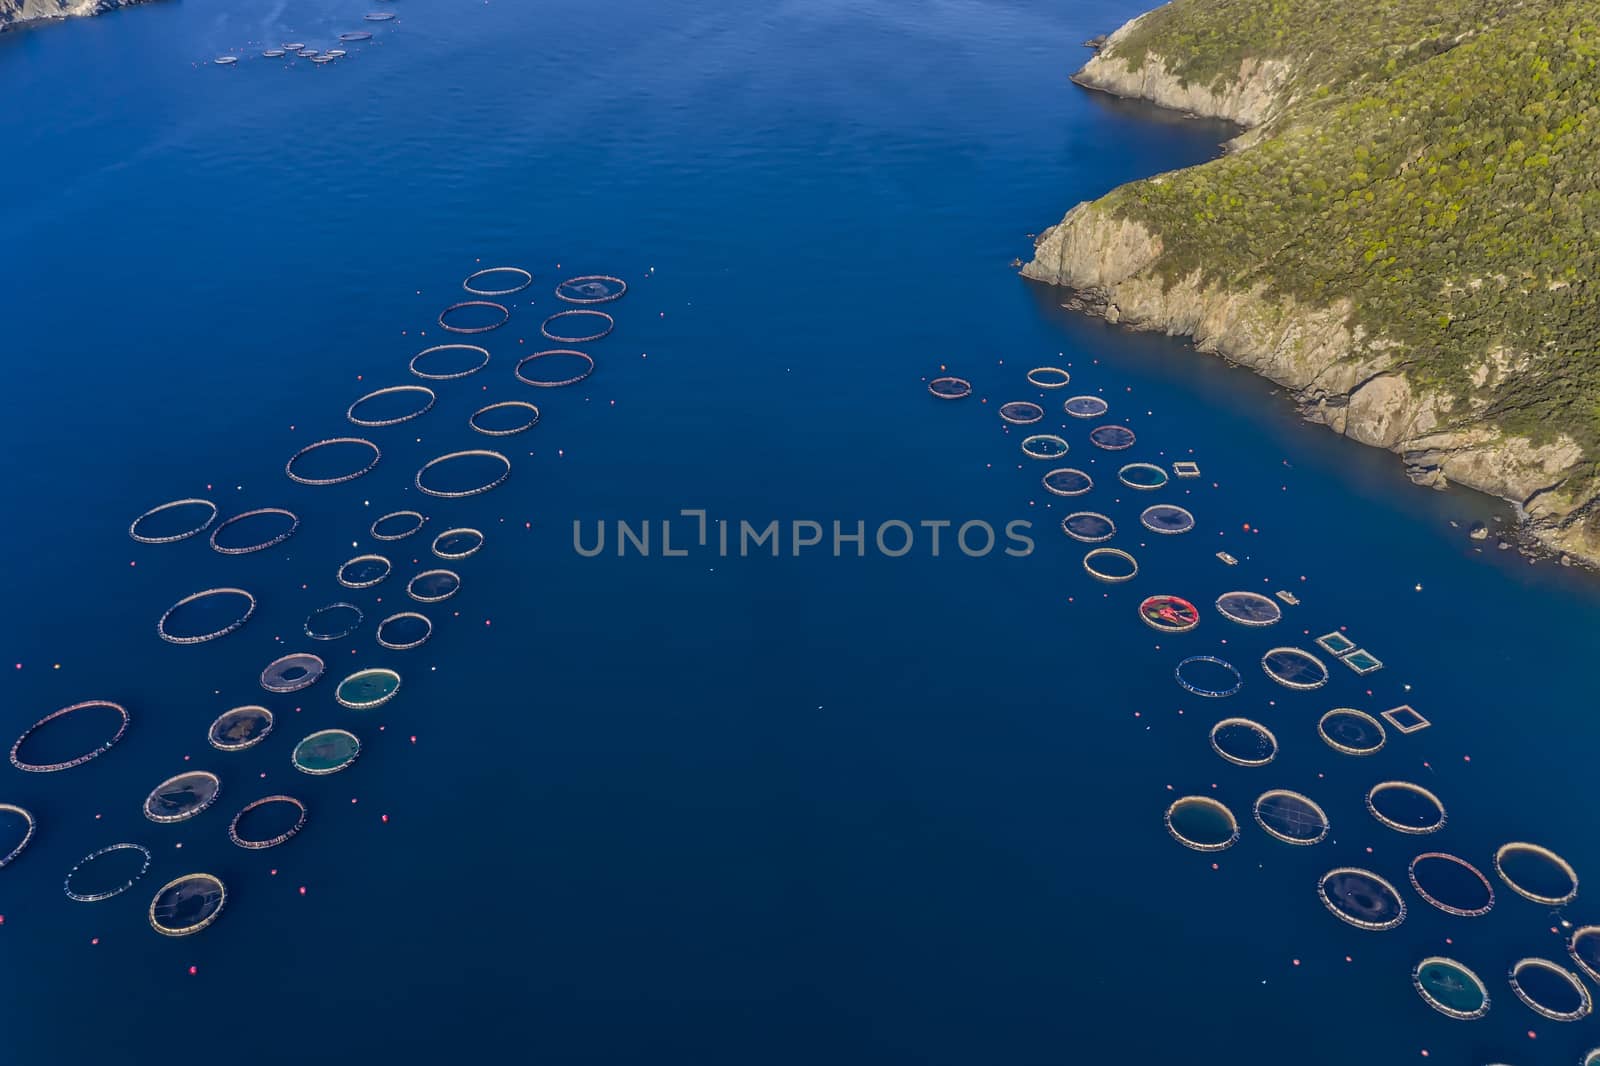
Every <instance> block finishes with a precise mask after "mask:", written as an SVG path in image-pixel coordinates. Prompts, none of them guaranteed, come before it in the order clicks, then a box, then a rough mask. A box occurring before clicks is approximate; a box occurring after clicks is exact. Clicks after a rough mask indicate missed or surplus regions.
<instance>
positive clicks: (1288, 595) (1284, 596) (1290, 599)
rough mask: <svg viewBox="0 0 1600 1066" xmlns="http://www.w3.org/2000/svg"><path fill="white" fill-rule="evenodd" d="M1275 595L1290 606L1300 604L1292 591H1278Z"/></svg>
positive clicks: (1298, 598)
mask: <svg viewBox="0 0 1600 1066" xmlns="http://www.w3.org/2000/svg"><path fill="white" fill-rule="evenodd" d="M1276 595H1277V597H1278V599H1280V600H1282V601H1283V602H1284V603H1287V604H1288V605H1289V606H1290V607H1298V606H1300V597H1299V596H1296V595H1295V594H1294V593H1292V592H1287V591H1279V592H1278V593H1276Z"/></svg>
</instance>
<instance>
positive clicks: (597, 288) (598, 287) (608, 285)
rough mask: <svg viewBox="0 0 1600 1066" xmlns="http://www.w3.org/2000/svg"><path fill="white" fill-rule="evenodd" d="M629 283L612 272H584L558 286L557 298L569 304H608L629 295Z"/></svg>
mask: <svg viewBox="0 0 1600 1066" xmlns="http://www.w3.org/2000/svg"><path fill="white" fill-rule="evenodd" d="M627 292H628V283H627V282H626V281H623V280H622V279H621V278H616V277H612V276H611V275H610V274H582V275H579V276H578V277H575V278H568V279H567V280H566V281H563V282H562V283H561V284H560V285H557V286H556V299H558V300H561V301H563V302H565V303H569V304H608V303H610V302H611V301H612V300H620V299H622V298H623V296H625V295H627Z"/></svg>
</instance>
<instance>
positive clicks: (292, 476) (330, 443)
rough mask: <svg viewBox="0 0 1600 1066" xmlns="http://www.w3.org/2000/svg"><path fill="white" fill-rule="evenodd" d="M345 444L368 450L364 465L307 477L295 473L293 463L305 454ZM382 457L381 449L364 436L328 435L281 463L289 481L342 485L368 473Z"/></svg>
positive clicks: (301, 458) (303, 483)
mask: <svg viewBox="0 0 1600 1066" xmlns="http://www.w3.org/2000/svg"><path fill="white" fill-rule="evenodd" d="M346 445H355V446H357V447H359V448H362V449H367V450H370V451H371V452H372V458H371V459H370V460H368V461H367V463H366V464H365V465H363V466H361V467H359V468H357V469H355V470H346V471H343V472H341V473H338V474H329V475H327V476H325V477H307V476H306V475H304V474H297V473H295V469H294V465H295V463H297V462H300V461H301V460H303V459H305V457H306V456H308V455H314V454H316V453H317V452H319V451H322V450H324V449H329V448H341V447H344V446H346ZM382 458H383V452H382V450H381V449H379V447H378V446H377V445H376V444H374V443H372V442H371V441H370V440H367V439H366V438H365V437H329V438H328V439H327V440H319V441H314V442H312V443H311V444H307V445H306V446H305V447H304V448H301V449H300V450H299V451H297V452H295V453H294V454H293V455H291V456H289V461H288V462H287V463H284V464H283V472H284V473H285V474H288V475H289V480H290V481H293V482H296V483H298V484H301V485H342V484H344V483H345V482H346V481H354V480H355V479H356V478H358V477H360V476H361V475H363V474H367V473H370V472H371V471H372V468H373V467H375V466H377V465H378V460H379V459H382Z"/></svg>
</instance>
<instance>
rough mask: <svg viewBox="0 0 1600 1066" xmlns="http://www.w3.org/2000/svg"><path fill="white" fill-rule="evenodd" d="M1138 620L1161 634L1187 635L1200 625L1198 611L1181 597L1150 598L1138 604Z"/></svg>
mask: <svg viewBox="0 0 1600 1066" xmlns="http://www.w3.org/2000/svg"><path fill="white" fill-rule="evenodd" d="M1139 618H1140V619H1141V620H1142V621H1143V622H1144V624H1145V625H1147V626H1149V627H1150V628H1151V629H1156V630H1159V631H1161V632H1162V633H1187V632H1189V630H1191V629H1193V628H1194V627H1195V626H1197V625H1199V624H1200V611H1199V609H1198V608H1196V607H1195V605H1194V604H1192V603H1190V602H1189V601H1188V600H1186V599H1184V598H1183V597H1182V596H1150V597H1148V598H1147V599H1145V600H1144V601H1143V602H1142V603H1140V604H1139Z"/></svg>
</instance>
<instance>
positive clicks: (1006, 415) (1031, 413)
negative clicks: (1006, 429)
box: [1000, 400, 1044, 426]
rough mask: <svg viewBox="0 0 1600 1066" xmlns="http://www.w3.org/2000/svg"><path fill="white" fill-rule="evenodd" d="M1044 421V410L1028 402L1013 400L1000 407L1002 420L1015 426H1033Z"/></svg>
mask: <svg viewBox="0 0 1600 1066" xmlns="http://www.w3.org/2000/svg"><path fill="white" fill-rule="evenodd" d="M1043 419H1044V408H1043V407H1040V406H1039V405H1038V404H1036V403H1029V402H1028V401H1027V400H1012V401H1011V402H1010V403H1003V404H1001V405H1000V420H1001V421H1002V422H1008V423H1010V424H1011V425H1013V426H1031V425H1033V424H1034V423H1035V422H1040V421H1043Z"/></svg>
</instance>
